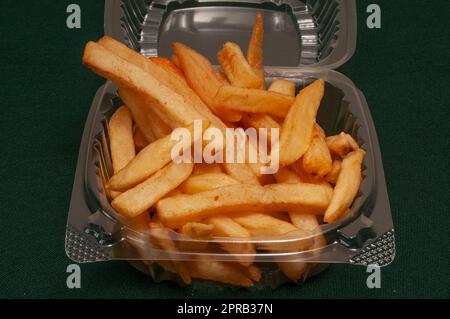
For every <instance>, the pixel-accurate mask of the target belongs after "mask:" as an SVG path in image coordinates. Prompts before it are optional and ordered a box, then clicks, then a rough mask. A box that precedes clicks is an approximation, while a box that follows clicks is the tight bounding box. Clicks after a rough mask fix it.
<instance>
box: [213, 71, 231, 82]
mask: <svg viewBox="0 0 450 319" xmlns="http://www.w3.org/2000/svg"><path fill="white" fill-rule="evenodd" d="M216 76H217V78H218V79H219V81H220V82H221V83H222V84H223V85H230V81H228V79H227V76H226V75H225V74H224V73H223V71H221V70H216Z"/></svg>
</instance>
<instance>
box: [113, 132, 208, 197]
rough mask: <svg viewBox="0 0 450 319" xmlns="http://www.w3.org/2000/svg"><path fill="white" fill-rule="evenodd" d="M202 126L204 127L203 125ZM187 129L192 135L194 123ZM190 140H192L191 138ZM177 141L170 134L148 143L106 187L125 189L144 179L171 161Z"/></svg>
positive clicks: (192, 135)
mask: <svg viewBox="0 0 450 319" xmlns="http://www.w3.org/2000/svg"><path fill="white" fill-rule="evenodd" d="M205 124H207V123H205ZM203 127H204V128H205V125H203ZM206 127H207V125H206ZM188 130H189V131H190V133H191V137H194V125H191V126H190V127H188ZM191 141H192V142H194V140H193V139H192V140H191ZM178 143H179V142H178V141H174V140H172V136H171V135H168V136H166V137H164V138H162V139H159V140H157V141H156V142H154V143H152V144H150V145H149V146H147V147H146V148H145V149H143V150H142V151H141V152H140V153H139V154H138V155H137V156H136V157H135V158H134V159H133V160H132V161H131V162H130V163H129V164H128V165H127V166H126V167H125V168H124V169H123V170H121V171H120V172H119V173H117V174H116V175H114V176H113V177H112V178H111V179H110V181H109V182H108V184H107V187H108V189H112V190H115V191H125V190H127V189H129V188H131V187H134V186H136V185H137V184H139V183H141V182H143V181H145V180H146V179H147V178H149V177H150V176H151V175H152V174H154V173H155V172H157V171H158V170H159V169H161V168H163V167H164V166H165V165H167V164H168V163H169V162H171V161H172V149H173V147H174V146H175V145H177V144H178Z"/></svg>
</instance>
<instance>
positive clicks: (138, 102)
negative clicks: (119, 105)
mask: <svg viewBox="0 0 450 319" xmlns="http://www.w3.org/2000/svg"><path fill="white" fill-rule="evenodd" d="M123 91H125V90H123ZM128 91H129V92H130V94H129V95H128V94H127V95H125V93H128ZM131 92H133V91H132V90H129V89H127V90H126V92H124V97H122V101H124V102H125V100H127V102H128V109H129V110H130V112H131V114H132V116H133V120H134V122H135V123H136V126H137V127H138V128H139V130H140V131H141V132H142V134H143V135H144V137H145V139H146V140H147V141H149V142H153V141H155V140H156V137H155V134H154V133H153V130H152V128H151V124H150V119H149V117H148V116H147V112H146V110H145V109H144V108H143V105H142V98H141V97H139V96H138V94H135V93H133V94H131ZM128 96H129V97H128ZM127 102H125V104H126V103H127Z"/></svg>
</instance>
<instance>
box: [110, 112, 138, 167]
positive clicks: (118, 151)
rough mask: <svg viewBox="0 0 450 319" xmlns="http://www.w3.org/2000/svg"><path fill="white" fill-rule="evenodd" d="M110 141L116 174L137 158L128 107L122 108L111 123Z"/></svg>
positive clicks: (112, 118) (114, 115)
mask: <svg viewBox="0 0 450 319" xmlns="http://www.w3.org/2000/svg"><path fill="white" fill-rule="evenodd" d="M109 139H110V147H111V159H112V164H113V170H114V173H117V172H118V171H120V170H121V169H122V168H124V167H125V166H126V165H128V163H129V162H130V161H131V160H132V159H133V158H134V157H135V156H136V150H135V149H134V140H133V120H132V118H131V113H130V110H129V109H128V108H127V107H126V106H122V107H120V108H119V109H118V110H117V111H116V112H115V113H114V114H113V116H112V117H111V119H110V121H109Z"/></svg>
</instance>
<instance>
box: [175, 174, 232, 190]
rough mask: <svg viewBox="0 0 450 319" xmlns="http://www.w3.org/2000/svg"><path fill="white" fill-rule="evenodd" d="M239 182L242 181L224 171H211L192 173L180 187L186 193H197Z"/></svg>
mask: <svg viewBox="0 0 450 319" xmlns="http://www.w3.org/2000/svg"><path fill="white" fill-rule="evenodd" d="M237 184H240V182H239V181H237V180H235V179H234V178H232V177H230V176H228V175H226V174H224V173H211V174H202V175H192V176H191V177H189V179H188V180H187V181H185V182H184V183H183V184H182V185H181V186H180V189H181V191H182V192H183V193H185V194H196V193H201V192H206V191H209V190H212V189H215V188H219V187H223V186H229V185H237Z"/></svg>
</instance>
